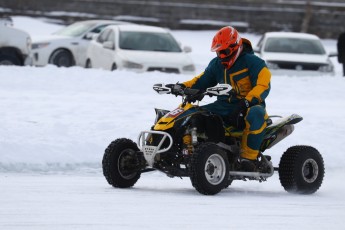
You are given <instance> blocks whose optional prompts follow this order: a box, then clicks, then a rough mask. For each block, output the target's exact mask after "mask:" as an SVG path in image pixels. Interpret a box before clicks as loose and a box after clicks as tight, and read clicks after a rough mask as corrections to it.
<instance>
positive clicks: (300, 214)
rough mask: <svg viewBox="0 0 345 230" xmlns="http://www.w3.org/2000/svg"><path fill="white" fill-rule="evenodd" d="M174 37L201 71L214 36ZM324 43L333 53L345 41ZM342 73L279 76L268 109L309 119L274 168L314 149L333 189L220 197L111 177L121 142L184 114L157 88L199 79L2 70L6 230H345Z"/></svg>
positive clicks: (185, 185) (261, 190)
mask: <svg viewBox="0 0 345 230" xmlns="http://www.w3.org/2000/svg"><path fill="white" fill-rule="evenodd" d="M19 19H20V20H21V21H20V20H19ZM16 22H21V23H19V24H20V25H21V26H22V27H23V28H27V29H33V30H34V31H35V33H36V32H37V30H39V29H40V28H44V32H47V31H49V28H50V26H48V25H47V24H44V26H43V25H42V24H35V23H41V22H37V21H33V20H32V19H28V18H16V20H15V24H16ZM23 22H30V24H29V25H26V24H25V23H23ZM31 32H32V31H31ZM174 34H175V35H176V36H177V37H178V38H179V39H180V40H181V41H182V43H184V44H187V45H192V46H193V47H192V48H193V50H194V51H193V52H192V53H191V55H192V57H193V59H194V60H195V62H196V65H197V69H198V71H202V69H203V68H204V67H205V66H206V65H207V63H208V60H209V59H210V58H211V57H212V55H213V54H212V53H211V52H209V43H210V39H211V37H212V36H213V34H214V31H203V32H197V31H193V32H189V31H174ZM246 37H249V38H250V39H251V40H253V41H254V42H255V41H257V40H258V36H254V35H250V34H248V35H246ZM324 42H325V44H326V45H327V48H328V49H329V50H334V45H335V41H332V40H327V41H324ZM334 63H335V64H336V70H337V72H336V76H334V77H329V76H305V77H300V76H298V75H295V76H273V77H272V91H271V92H270V95H269V97H268V99H267V109H268V113H269V114H270V115H282V116H288V115H290V114H292V113H297V114H299V115H301V116H302V117H303V118H304V120H303V121H302V122H300V123H298V124H296V126H295V131H294V133H292V135H291V136H289V137H287V138H286V139H285V140H284V141H282V142H281V143H279V145H276V146H274V147H273V148H272V149H270V150H269V151H267V152H266V153H267V154H270V155H272V157H273V159H272V161H273V163H274V165H275V166H277V165H278V163H279V159H280V156H281V155H282V153H283V152H284V151H285V150H286V149H287V148H288V147H290V146H292V145H302V144H303V145H312V146H314V147H315V148H317V149H318V150H319V151H320V152H321V154H322V155H323V157H324V160H325V165H326V176H325V178H324V183H323V185H322V187H321V188H320V190H319V191H318V192H317V193H315V194H314V195H310V196H303V195H293V194H288V193H287V192H285V191H284V189H283V188H282V187H281V185H280V183H279V178H278V175H277V174H275V175H274V176H273V177H272V178H269V180H268V181H267V182H263V183H259V182H251V181H249V182H243V181H235V182H233V184H232V185H231V186H230V187H229V188H228V189H225V190H223V191H222V192H221V193H219V194H218V195H216V196H204V195H200V194H199V193H198V192H197V191H195V189H194V188H193V187H192V185H191V182H190V180H189V179H188V178H184V179H180V178H169V177H167V176H165V175H164V174H161V173H159V172H151V173H146V174H142V176H141V178H140V179H139V181H138V183H137V184H136V185H135V186H134V187H133V188H131V189H114V188H112V187H111V186H109V185H108V184H107V182H106V180H105V179H104V177H103V175H102V170H101V160H102V157H103V153H104V149H105V148H106V147H107V145H108V144H109V143H110V142H111V141H113V140H114V139H115V138H118V137H126V138H130V139H133V140H136V138H137V135H138V133H139V131H141V130H147V129H149V128H150V127H151V125H152V122H153V120H154V108H164V109H169V110H171V109H174V108H175V107H177V105H178V104H179V102H180V99H179V98H176V97H174V96H171V95H158V94H157V93H155V92H154V91H153V90H152V85H153V84H154V83H159V82H164V83H175V82H177V81H180V82H181V81H185V80H188V79H190V78H191V77H192V76H183V75H174V74H162V73H156V72H154V73H145V74H135V73H131V72H125V71H116V72H108V71H102V70H95V69H83V68H80V67H73V68H56V67H54V66H47V67H44V68H35V67H4V66H1V67H0V111H1V119H0V230H22V229H25V230H26V229H30V230H40V229H42V230H43V229H44V230H45V229H49V230H52V229H53V230H54V229H59V230H60V229H68V230H69V229H80V230H89V229H95V230H103V229H105V230H107V229H109V230H110V229H112V230H114V229H116V230H118V229H119V230H122V229H124V230H138V229H148V230H151V229H153V230H162V229H171V230H176V229H179V230H182V229H188V230H189V229H192V230H194V229H197V230H204V229H205V230H206V229H207V230H208V229H217V230H218V229H219V230H223V229H248V230H249V229H250V230H252V229H265V230H277V229H288V230H292V229H293V230H295V229H298V230H299V229H303V230H318V229H322V230H323V229H330V230H334V229H335V230H338V229H339V230H340V229H344V224H343V219H344V217H345V198H344V194H345V185H344V182H343V181H344V176H345V170H344V163H345V154H344V150H343V146H345V138H344V130H345V100H344V99H345V97H344V89H345V78H343V77H341V75H340V74H341V67H340V66H339V64H337V63H336V62H334ZM212 100H213V98H211V99H210V98H205V99H204V100H203V101H202V102H201V103H200V104H205V103H209V102H211V101H212Z"/></svg>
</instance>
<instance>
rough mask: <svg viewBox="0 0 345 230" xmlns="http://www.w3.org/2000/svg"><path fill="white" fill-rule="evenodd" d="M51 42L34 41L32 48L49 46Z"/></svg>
mask: <svg viewBox="0 0 345 230" xmlns="http://www.w3.org/2000/svg"><path fill="white" fill-rule="evenodd" d="M49 44H50V43H49V42H42V43H33V44H32V45H31V49H33V50H34V49H41V48H44V47H47V46H49Z"/></svg>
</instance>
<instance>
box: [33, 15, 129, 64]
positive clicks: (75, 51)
mask: <svg viewBox="0 0 345 230" xmlns="http://www.w3.org/2000/svg"><path fill="white" fill-rule="evenodd" d="M117 24H131V23H128V22H122V21H112V20H87V21H80V22H76V23H73V24H71V25H69V26H67V27H64V28H63V29H61V30H59V31H57V32H55V33H53V34H52V35H50V36H43V37H33V38H32V40H33V42H32V51H33V56H34V64H35V65H36V66H45V65H47V64H54V65H57V66H65V67H69V66H73V65H79V66H84V65H85V60H86V50H87V46H88V44H89V42H90V40H91V38H92V35H93V34H98V33H99V32H100V31H102V29H104V28H105V27H106V26H109V25H117Z"/></svg>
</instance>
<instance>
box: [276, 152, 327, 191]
mask: <svg viewBox="0 0 345 230" xmlns="http://www.w3.org/2000/svg"><path fill="white" fill-rule="evenodd" d="M324 174H325V167H324V162H323V158H322V156H321V154H320V153H319V152H318V151H317V150H316V149H315V148H313V147H311V146H293V147H290V148H289V149H288V150H286V152H285V153H284V154H283V156H282V157H281V159H280V163H279V180H280V183H281V185H282V186H283V187H284V189H285V190H286V191H288V192H290V193H299V194H312V193H315V192H316V191H317V190H318V189H319V188H320V186H321V184H322V181H323V177H324Z"/></svg>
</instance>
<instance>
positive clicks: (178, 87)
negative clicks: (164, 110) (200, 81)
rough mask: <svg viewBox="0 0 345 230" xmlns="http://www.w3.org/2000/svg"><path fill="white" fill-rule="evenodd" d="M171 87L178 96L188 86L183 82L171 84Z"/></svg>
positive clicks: (172, 91)
mask: <svg viewBox="0 0 345 230" xmlns="http://www.w3.org/2000/svg"><path fill="white" fill-rule="evenodd" d="M167 86H168V85H167ZM169 88H171V93H172V94H174V95H176V96H177V95H181V94H182V93H183V90H184V89H185V88H186V86H185V85H184V84H181V83H176V84H169Z"/></svg>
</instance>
